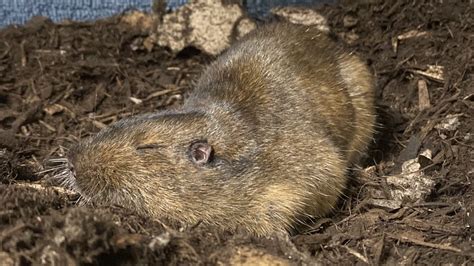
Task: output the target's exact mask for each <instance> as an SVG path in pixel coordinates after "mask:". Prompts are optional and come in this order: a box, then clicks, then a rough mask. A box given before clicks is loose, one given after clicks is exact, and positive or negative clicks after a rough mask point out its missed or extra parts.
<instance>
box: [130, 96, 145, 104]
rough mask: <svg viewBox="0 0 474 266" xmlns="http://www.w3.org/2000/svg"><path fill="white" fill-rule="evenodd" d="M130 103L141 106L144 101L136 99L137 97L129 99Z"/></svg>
mask: <svg viewBox="0 0 474 266" xmlns="http://www.w3.org/2000/svg"><path fill="white" fill-rule="evenodd" d="M129 99H130V101H132V102H133V103H134V104H141V103H143V101H142V100H140V99H138V98H135V97H129Z"/></svg>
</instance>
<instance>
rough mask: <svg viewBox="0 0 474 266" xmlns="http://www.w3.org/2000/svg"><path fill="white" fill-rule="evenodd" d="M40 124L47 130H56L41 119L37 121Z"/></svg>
mask: <svg viewBox="0 0 474 266" xmlns="http://www.w3.org/2000/svg"><path fill="white" fill-rule="evenodd" d="M38 122H39V123H40V124H41V125H42V126H44V127H45V128H46V129H47V130H49V131H51V132H56V129H55V128H54V127H53V126H51V125H49V124H48V123H46V122H44V121H43V120H39V121H38Z"/></svg>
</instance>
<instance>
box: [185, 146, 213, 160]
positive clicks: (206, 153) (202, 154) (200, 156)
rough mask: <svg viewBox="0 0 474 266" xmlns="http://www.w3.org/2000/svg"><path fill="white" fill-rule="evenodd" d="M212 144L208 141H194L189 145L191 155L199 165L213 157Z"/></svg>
mask: <svg viewBox="0 0 474 266" xmlns="http://www.w3.org/2000/svg"><path fill="white" fill-rule="evenodd" d="M212 152H213V149H212V146H211V144H209V143H207V141H198V142H194V143H192V144H191V146H189V157H190V158H191V161H192V162H193V163H195V164H197V165H204V164H207V163H208V162H209V161H210V160H211V159H212V158H211V157H212Z"/></svg>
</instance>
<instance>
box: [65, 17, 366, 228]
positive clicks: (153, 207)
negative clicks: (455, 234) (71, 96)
mask: <svg viewBox="0 0 474 266" xmlns="http://www.w3.org/2000/svg"><path fill="white" fill-rule="evenodd" d="M373 90H374V86H373V81H372V76H371V74H370V72H369V71H368V69H367V67H366V65H365V64H364V63H362V61H361V60H360V59H359V58H358V57H356V56H355V55H353V54H352V53H349V52H347V51H345V50H344V49H343V48H342V47H340V46H339V45H337V44H336V43H335V42H333V40H332V39H331V38H330V37H329V36H327V34H325V33H323V32H320V31H318V30H317V29H315V28H312V27H311V26H303V25H293V24H286V23H276V24H269V25H266V26H262V27H260V28H258V29H257V30H255V31H254V32H252V33H250V34H248V35H247V36H246V37H244V38H243V39H242V40H240V41H238V42H237V43H236V44H234V45H233V46H232V47H230V48H229V49H228V50H227V51H226V52H224V53H223V54H222V55H221V56H220V57H218V58H217V59H216V60H215V61H214V62H213V63H212V64H210V65H209V66H208V67H207V68H206V69H205V71H204V72H203V74H202V75H201V77H200V79H199V80H198V81H197V83H196V86H195V88H194V89H193V91H192V93H191V95H190V96H189V97H188V98H187V100H185V103H184V105H182V106H181V107H178V108H176V109H173V110H166V111H161V112H156V113H151V114H144V115H138V116H134V117H130V118H127V119H123V120H120V121H118V122H116V123H114V124H112V125H110V126H109V127H107V128H105V129H103V130H102V131H101V132H99V133H98V134H97V135H96V136H95V137H92V138H90V139H86V140H83V141H82V142H80V143H79V144H77V145H76V146H75V147H73V148H71V150H70V154H69V155H68V158H69V168H70V170H69V175H68V182H69V183H72V185H73V187H74V188H75V189H76V190H77V191H78V192H79V193H80V194H81V195H82V197H83V198H84V199H85V200H86V201H92V202H96V203H101V204H118V205H122V206H124V207H128V208H132V209H135V210H137V211H138V212H140V213H143V214H146V215H149V216H151V217H154V218H160V217H166V218H168V219H171V220H176V221H180V222H184V223H185V224H190V225H192V224H195V223H197V222H203V223H206V224H212V225H217V226H218V227H220V228H224V229H230V230H232V229H235V228H237V227H239V228H244V229H246V230H248V231H249V232H251V233H254V234H257V235H268V234H270V233H272V232H276V231H285V230H288V229H290V228H292V227H294V226H295V225H297V224H298V223H300V222H301V221H304V220H305V219H306V218H308V217H319V216H322V215H325V214H327V213H328V212H329V211H330V210H331V209H332V208H333V207H334V206H335V204H336V203H337V200H338V198H339V196H341V193H342V191H343V189H344V188H345V186H346V184H347V180H348V177H347V169H348V167H350V165H351V164H353V163H356V162H357V161H358V160H359V157H360V156H361V154H363V153H364V151H365V150H366V148H367V145H368V143H369V142H370V141H371V139H372V135H373V129H374V120H375V108H374V91H373Z"/></svg>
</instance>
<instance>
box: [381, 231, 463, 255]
mask: <svg viewBox="0 0 474 266" xmlns="http://www.w3.org/2000/svg"><path fill="white" fill-rule="evenodd" d="M388 236H389V237H390V238H393V239H396V240H398V241H402V242H405V243H407V242H408V243H412V244H415V245H419V246H424V247H429V248H435V249H442V250H448V251H453V252H461V251H462V250H461V249H459V248H457V247H453V246H452V245H451V244H435V243H430V242H426V241H423V240H420V239H416V238H412V237H409V236H406V235H402V236H396V235H392V234H388Z"/></svg>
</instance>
